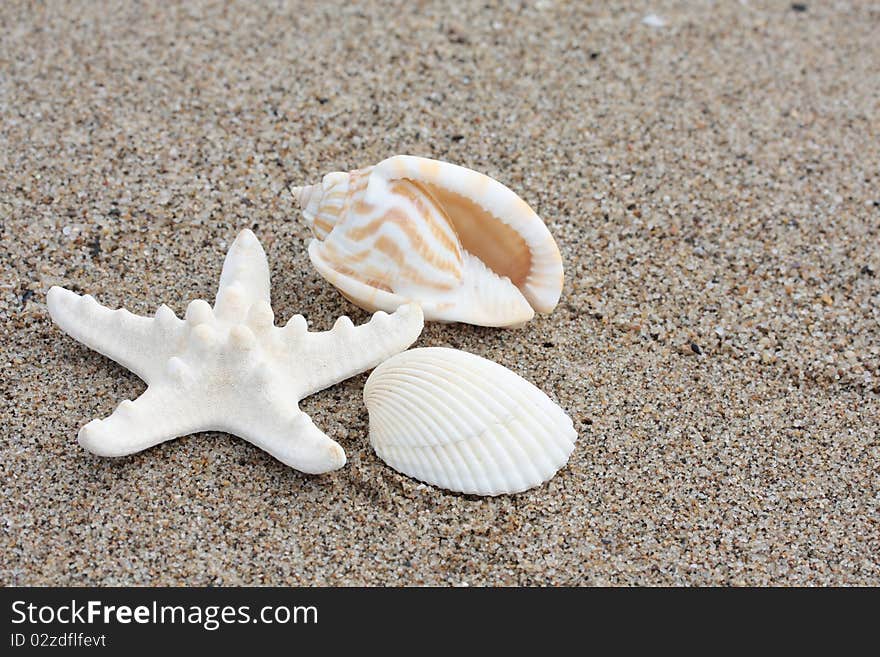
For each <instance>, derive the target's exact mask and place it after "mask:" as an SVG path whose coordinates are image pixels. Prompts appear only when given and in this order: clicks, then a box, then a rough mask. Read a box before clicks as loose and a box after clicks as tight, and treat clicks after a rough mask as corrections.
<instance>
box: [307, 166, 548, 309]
mask: <svg viewBox="0 0 880 657" xmlns="http://www.w3.org/2000/svg"><path fill="white" fill-rule="evenodd" d="M291 191H292V193H293V195H294V198H295V199H296V201H297V203H298V204H299V205H300V207H301V208H302V211H303V216H304V217H305V219H306V221H307V222H308V224H309V226H310V228H311V229H312V232H313V234H314V235H315V237H316V239H315V240H313V241H312V242H311V244H310V245H309V256H310V258H311V260H312V263H313V264H314V266H315V268H316V269H317V270H318V271H319V273H320V274H321V275H322V276H323V277H324V278H326V279H327V280H328V281H329V282H330V283H331V284H333V285H334V286H335V287H337V288H338V289H339V290H340V292H342V294H343V295H344V296H345V297H346V298H348V299H349V300H351V301H352V302H353V303H355V304H356V305H358V306H361V307H362V308H365V309H367V310H371V311H375V310H377V309H381V310H386V311H389V312H390V311H393V310H394V309H396V308H397V307H398V306H400V305H401V304H403V303H405V302H407V301H415V302H417V303H419V304H421V306H422V309H423V311H424V313H425V319H426V320H435V321H459V322H467V323H471V324H479V325H483V326H516V325H520V324H523V323H525V322H527V321H528V320H529V319H531V318H532V317H533V316H534V312H535V311H536V310H537V311H538V312H542V313H549V312H551V311H552V310H553V308H554V307H555V306H556V304H557V302H558V300H559V295H560V293H561V291H562V283H563V274H562V259H561V257H560V255H559V249H558V248H557V246H556V243H555V241H554V240H553V237H552V236H551V235H550V232H549V231H548V230H547V227H546V226H545V225H544V222H543V221H541V219H540V217H538V216H537V215H536V214H535V213H534V212H533V211H532V209H531V208H530V207H529V206H528V204H527V203H526V202H525V201H523V200H522V199H521V198H520V197H519V196H517V195H516V194H515V193H514V192H512V191H511V190H510V189H508V188H507V187H505V186H504V185H502V184H501V183H499V182H497V181H496V180H493V179H492V178H489V177H488V176H485V175H483V174H481V173H478V172H476V171H472V170H470V169H466V168H464V167H459V166H456V165H453V164H448V163H446V162H439V161H437V160H429V159H426V158H421V157H413V156H405V155H398V156H395V157H392V158H389V159H387V160H383V161H382V162H380V163H379V164H377V165H375V166H372V167H367V168H365V169H359V170H356V171H352V172H349V173H343V172H337V173H331V174H327V175H326V176H324V178H323V180H322V181H321V183H320V184H317V185H311V186H306V187H296V188H293V189H292V190H291Z"/></svg>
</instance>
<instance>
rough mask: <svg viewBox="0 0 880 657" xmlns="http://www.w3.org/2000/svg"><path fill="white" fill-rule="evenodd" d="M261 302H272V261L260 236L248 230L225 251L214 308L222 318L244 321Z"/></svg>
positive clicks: (239, 235) (242, 232) (241, 233)
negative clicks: (270, 285) (258, 237)
mask: <svg viewBox="0 0 880 657" xmlns="http://www.w3.org/2000/svg"><path fill="white" fill-rule="evenodd" d="M258 301H262V302H265V303H267V304H268V303H269V261H268V260H267V259H266V252H265V251H264V250H263V247H262V245H261V244H260V241H259V240H258V239H257V236H256V235H254V234H253V232H251V231H250V230H247V229H245V230H243V231H241V232H240V233H239V234H238V237H236V238H235V241H234V242H233V243H232V246H231V247H229V252H228V253H227V254H226V260H225V261H224V262H223V273H221V274H220V286H219V288H218V289H217V299H216V301H215V303H214V311H215V312H216V314H217V315H218V316H219V317H222V318H223V319H227V320H237V321H242V320H243V319H244V317H245V315H246V314H247V311H248V309H249V308H250V307H251V306H252V305H254V304H255V303H257V302H258Z"/></svg>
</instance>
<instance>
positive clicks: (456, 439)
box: [364, 347, 577, 495]
mask: <svg viewBox="0 0 880 657" xmlns="http://www.w3.org/2000/svg"><path fill="white" fill-rule="evenodd" d="M364 402H365V403H366V405H367V409H368V410H369V413H370V443H371V444H372V445H373V448H374V449H375V450H376V453H377V454H378V455H379V457H380V458H381V459H382V460H383V461H385V462H386V463H387V464H388V465H390V466H391V467H392V468H394V469H395V470H397V471H399V472H402V473H403V474H405V475H409V476H410V477H414V478H416V479H420V480H421V481H424V482H427V483H429V484H433V485H435V486H439V487H441V488H447V489H449V490H453V491H458V492H461V493H476V494H479V495H499V494H503V493H518V492H520V491H524V490H526V489H528V488H532V487H534V486H538V485H540V484H542V483H543V482H545V481H547V480H548V479H550V478H551V477H552V476H553V475H554V474H556V472H557V471H558V470H559V469H560V468H561V467H562V466H563V465H565V463H566V462H567V461H568V457H569V455H570V454H571V452H572V450H573V449H574V442H575V439H576V438H577V432H576V431H575V430H574V426H573V425H572V421H571V418H569V417H568V415H566V414H565V412H564V411H563V410H562V409H561V408H559V406H557V405H556V404H554V403H553V402H552V401H551V400H550V398H549V397H547V395H545V394H544V393H543V392H541V391H540V390H538V389H537V388H536V387H535V386H533V385H532V384H531V383H529V382H528V381H526V380H525V379H523V378H522V377H520V376H517V375H516V374H514V373H513V372H511V371H510V370H509V369H507V368H506V367H503V366H501V365H499V364H498V363H493V362H492V361H489V360H486V359H485V358H480V357H479V356H475V355H474V354H470V353H467V352H465V351H459V350H457V349H447V348H443V347H428V348H422V349H410V350H409V351H405V352H403V353H400V354H397V355H396V356H393V357H391V358H390V359H388V360H386V361H385V362H384V363H382V364H381V365H379V367H377V368H376V369H375V370H373V373H372V374H370V377H369V378H368V379H367V383H366V386H365V387H364Z"/></svg>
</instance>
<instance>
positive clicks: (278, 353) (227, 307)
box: [48, 230, 423, 474]
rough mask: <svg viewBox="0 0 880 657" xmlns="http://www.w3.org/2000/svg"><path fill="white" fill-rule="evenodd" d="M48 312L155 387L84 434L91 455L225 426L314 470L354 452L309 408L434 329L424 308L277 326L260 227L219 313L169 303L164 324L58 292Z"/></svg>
mask: <svg viewBox="0 0 880 657" xmlns="http://www.w3.org/2000/svg"><path fill="white" fill-rule="evenodd" d="M48 305H49V314H50V315H51V316H52V319H53V320H54V321H55V322H56V323H57V324H58V325H59V326H60V327H61V328H62V329H63V330H64V332H65V333H67V334H68V335H70V336H72V337H73V338H75V339H77V340H78V341H80V342H82V343H83V344H85V345H87V346H88V347H90V348H92V349H94V350H95V351H98V352H100V353H102V354H104V355H105V356H107V357H109V358H112V359H113V360H115V361H116V362H117V363H119V364H120V365H122V366H123V367H125V368H127V369H129V370H131V371H132V372H134V373H135V374H137V375H138V376H139V377H140V378H141V379H143V380H144V381H145V382H146V383H147V389H146V391H145V392H144V393H143V394H142V395H141V396H140V397H138V398H137V399H135V400H134V401H130V400H125V401H123V402H122V403H121V404H119V406H118V407H117V408H116V410H115V411H114V412H113V413H112V414H111V415H110V416H109V417H107V418H105V419H103V420H92V421H91V422H89V423H88V424H86V425H85V426H84V427H82V429H80V431H79V436H78V440H79V443H80V445H82V446H83V447H85V448H86V449H87V450H89V451H90V452H92V453H94V454H97V455H99V456H125V455H128V454H133V453H135V452H139V451H141V450H144V449H147V448H149V447H152V446H153V445H157V444H159V443H161V442H164V441H166V440H171V439H173V438H177V437H180V436H185V435H187V434H191V433H197V432H200V431H214V430H216V431H225V432H228V433H231V434H235V435H237V436H240V437H242V438H244V439H245V440H248V441H249V442H251V443H253V444H254V445H256V446H257V447H259V448H261V449H264V450H265V451H267V452H268V453H269V454H271V455H272V456H274V457H275V458H277V459H278V460H279V461H282V462H283V463H286V464H287V465H289V466H291V467H293V468H296V469H297V470H300V471H302V472H308V473H312V474H320V473H323V472H329V471H331V470H335V469H337V468H341V467H342V466H343V465H345V452H344V451H343V449H342V447H340V446H339V445H338V444H337V443H336V442H334V441H333V440H331V439H330V438H329V437H328V436H327V435H326V434H324V433H323V432H322V431H321V430H320V429H318V428H317V427H316V426H315V425H314V423H312V420H311V419H310V418H309V416H308V415H306V414H305V413H303V412H302V411H301V410H299V406H298V404H299V401H300V400H302V399H303V398H305V397H307V396H309V395H311V394H312V393H315V392H317V391H319V390H322V389H324V388H327V387H329V386H331V385H333V384H335V383H338V382H339V381H342V380H344V379H347V378H349V377H351V376H354V375H356V374H359V373H361V372H364V371H366V370H368V369H371V368H373V367H375V366H376V365H378V364H379V363H381V362H382V361H383V360H385V359H386V358H388V357H390V356H392V355H394V354H396V353H398V352H400V351H403V350H404V349H406V348H407V347H408V346H409V345H410V344H412V343H413V342H414V341H415V340H416V338H418V336H419V333H421V331H422V325H423V319H422V311H421V308H420V307H419V306H418V305H414V304H408V305H404V306H401V307H400V308H398V310H397V311H396V312H394V313H393V314H391V315H388V314H386V313H383V312H377V313H376V314H374V315H373V317H372V319H371V320H370V321H369V322H368V323H366V324H363V325H361V326H358V327H355V326H354V325H353V324H352V322H351V320H350V319H349V318H348V317H340V318H339V319H338V320H337V321H336V323H335V324H334V326H333V328H332V330H330V331H322V332H310V331H309V330H308V325H307V323H306V320H305V319H304V318H303V316H302V315H295V316H294V317H292V318H291V319H290V321H289V322H287V324H286V325H285V326H284V327H283V328H282V327H276V326H275V325H274V319H275V316H274V313H273V312H272V307H271V305H270V304H269V265H268V261H267V260H266V253H265V252H264V251H263V247H262V246H261V245H260V242H259V241H258V240H257V238H256V236H255V235H254V234H253V233H252V232H251V231H250V230H243V231H242V232H241V233H240V234H239V235H238V237H237V238H236V239H235V242H234V243H233V244H232V246H231V247H230V249H229V253H228V254H227V255H226V260H225V262H224V263H223V272H222V274H221V275H220V285H219V289H218V292H217V298H216V301H215V303H214V307H213V308H212V307H211V305H210V304H209V303H208V302H207V301H204V300H202V299H197V300H195V301H192V302H191V303H190V304H189V306H188V307H187V309H186V316H185V319H180V318H178V317H177V316H176V315H175V314H174V312H173V311H172V310H171V309H170V308H169V307H168V306H166V305H164V304H163V305H161V306H159V309H158V310H157V311H156V314H155V316H154V317H142V316H139V315H134V314H132V313H130V312H129V311H128V310H125V309H124V308H120V309H119V310H110V309H109V308H107V307H105V306H102V305H101V304H99V303H98V302H97V301H95V299H94V298H93V297H92V296H91V295H85V296H80V295H78V294H76V293H74V292H71V291H70V290H66V289H64V288H62V287H57V286H55V287H53V288H52V289H50V290H49V294H48Z"/></svg>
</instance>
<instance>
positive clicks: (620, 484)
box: [0, 0, 880, 586]
mask: <svg viewBox="0 0 880 657" xmlns="http://www.w3.org/2000/svg"><path fill="white" fill-rule="evenodd" d="M169 4H170V3H164V2H141V3H103V2H101V3H97V2H96V3H90V2H70V3H66V2H51V3H46V4H45V5H41V6H35V5H32V3H29V2H17V1H9V0H7V1H5V2H3V3H2V4H0V216H2V234H0V281H2V283H0V284H2V297H0V318H2V327H0V332H2V364H3V375H2V383H0V386H2V392H3V406H2V411H0V426H2V437H0V472H2V491H0V511H2V540H3V544H4V545H3V549H2V551H0V583H2V584H7V585H8V584H102V585H109V584H116V585H128V584H193V585H195V584H200V585H204V584H216V585H235V584H281V585H286V584H316V585H355V584H366V585H378V584H383V585H413V584H416V585H419V584H437V585H472V586H473V585H486V584H492V585H505V584H521V585H534V584H567V585H599V584H610V585H623V584H640V585H653V584H695V585H705V584H732V585H739V584H751V585H761V584H781V585H799V584H817V585H819V584H838V585H841V584H842V585H846V584H850V585H858V584H873V585H877V584H880V563H878V559H880V558H878V555H880V512H878V507H880V458H878V457H880V442H878V425H880V421H878V418H880V249H878V244H880V166H878V163H880V119H878V117H880V68H878V61H880V40H878V38H877V34H878V31H880V9H878V7H877V6H876V5H875V4H872V3H869V2H834V3H824V2H823V3H819V2H807V3H806V6H805V7H803V9H805V11H798V10H796V9H793V8H792V6H791V5H790V3H787V2H772V3H765V2H756V1H751V0H750V1H749V2H745V1H744V2H739V3H737V2H715V3H710V2H701V3H682V2H665V1H660V0H657V1H652V2H631V3H607V4H615V5H621V4H625V5H626V6H620V7H619V8H616V9H609V8H607V7H606V3H598V2H597V3H564V2H552V1H549V0H541V1H537V2H528V3H495V2H491V3H464V2H463V3H460V4H459V5H458V6H457V8H453V9H447V8H445V6H446V3H437V4H436V5H435V4H432V3H413V2H397V3H390V2H388V3H386V2H371V3H364V4H359V6H358V7H351V6H347V5H348V3H345V2H340V3H328V2H320V3H317V2H316V3H299V4H290V5H288V4H285V3H278V2H274V3H266V4H270V5H271V7H267V8H258V7H253V6H250V4H248V3H241V4H235V5H232V4H230V5H226V4H225V3H216V2H186V3H181V5H180V6H168V5H169ZM650 15H654V16H655V18H652V19H649V20H647V21H646V22H643V19H644V18H645V17H646V16H650ZM396 153H410V154H416V155H424V156H430V157H435V158H440V159H443V160H448V161H451V162H455V163H459V164H463V165H465V166H469V167H472V168H474V169H477V170H479V171H483V172H485V173H487V174H489V175H491V176H493V177H495V178H497V179H499V180H501V181H503V182H504V183H506V184H507V185H509V186H510V187H512V188H513V189H514V190H516V191H517V192H518V193H520V194H521V195H522V196H523V197H524V198H525V199H526V200H527V201H528V202H529V203H530V204H532V206H533V207H534V208H535V209H536V210H537V211H538V212H539V214H541V215H542V217H544V218H545V220H546V222H547V224H548V226H549V227H550V230H551V231H552V232H553V234H554V235H555V237H556V239H557V241H558V243H559V246H560V249H561V251H562V254H563V258H564V261H565V266H566V274H567V277H566V283H565V289H564V291H563V297H562V301H561V303H560V305H559V307H558V308H557V309H556V311H555V312H554V313H553V314H551V315H549V316H544V317H540V318H537V319H535V320H534V321H532V322H531V323H529V324H528V325H527V326H526V327H525V328H524V329H521V330H515V331H504V330H494V329H486V328H477V327H472V326H463V325H439V324H431V325H429V326H428V327H427V328H426V330H425V332H424V333H423V335H422V337H421V338H420V339H419V342H418V343H417V344H418V345H419V346H436V345H445V346H452V347H458V348H461V349H466V350H468V351H471V352H474V353H477V354H480V355H482V356H485V357H488V358H491V359H494V360H496V361H498V362H500V363H502V364H504V365H506V366H507V367H509V368H511V369H512V370H513V371H515V372H517V373H518V374H520V375H522V376H524V377H526V378H527V379H529V380H531V381H533V382H536V383H538V384H539V385H540V386H541V387H542V388H543V389H544V390H545V391H546V392H547V393H548V394H549V395H550V396H551V397H552V398H553V399H554V400H556V401H557V402H558V403H559V404H561V405H562V406H563V407H564V408H565V409H566V410H567V411H568V412H569V413H570V415H571V417H572V418H573V420H574V422H575V425H576V427H577V428H578V431H579V434H580V435H579V439H578V443H577V446H576V449H575V451H574V453H573V455H572V457H571V460H570V462H569V464H568V465H567V467H565V468H564V469H563V470H561V471H560V472H559V474H558V475H557V476H556V477H555V478H554V479H553V480H551V481H550V483H548V484H547V485H545V486H543V487H541V488H539V489H535V490H532V491H529V492H527V493H525V494H521V495H516V496H509V497H499V498H478V497H469V496H462V495H454V494H449V493H444V492H442V491H439V490H436V489H434V488H431V487H429V486H425V485H421V484H419V482H417V481H413V480H410V479H408V478H406V477H404V476H401V475H399V474H397V473H395V472H394V471H392V470H391V469H390V468H388V467H387V466H385V465H384V464H383V463H382V462H381V461H379V460H378V458H377V457H376V456H375V454H374V453H373V451H372V449H371V448H370V446H369V443H368V441H367V428H368V420H367V413H366V409H365V408H364V406H363V403H362V401H361V391H362V388H363V383H364V380H365V376H366V375H362V376H359V377H356V378H354V379H351V380H349V381H346V382H345V383H343V384H340V385H338V386H335V387H334V388H331V389H329V390H326V391H324V392H321V393H319V394H317V395H315V396H313V397H310V398H308V399H307V400H306V401H305V402H304V403H303V408H304V410H306V411H307V412H308V413H310V414H311V416H312V418H313V419H314V421H315V422H316V424H317V425H318V426H320V427H322V428H323V429H324V430H325V431H326V432H327V433H328V434H329V435H330V436H331V437H332V438H334V439H336V440H338V441H339V442H340V443H341V444H342V446H343V447H344V448H345V450H346V452H347V454H348V459H349V463H348V465H347V466H346V467H345V468H344V469H342V470H340V471H337V472H334V473H331V474H328V475H324V476H318V477H315V476H308V475H303V474H300V473H298V472H296V471H294V470H291V469H289V468H287V467H285V466H283V465H282V464H280V463H278V462H277V461H275V460H273V459H272V458H271V457H269V456H268V455H267V454H265V453H263V452H261V451H260V450H258V449H257V448H255V447H253V446H251V445H250V444H248V443H247V442H245V441H243V440H241V439H238V438H234V437H232V436H229V435H227V434H221V433H207V434H200V435H195V436H190V437H186V438H183V439H180V440H176V441H173V442H170V443H166V444H164V445H162V446H159V447H156V448H154V449H150V450H148V451H146V452H143V453H141V454H138V455H135V456H132V457H128V458H122V459H118V460H108V459H101V458H98V457H94V456H92V455H90V454H88V453H87V452H85V451H84V450H83V449H82V448H80V447H79V446H78V445H77V443H76V432H77V430H78V429H79V427H80V426H82V425H83V424H85V423H86V422H87V421H89V420H90V419H92V418H95V417H103V416H106V415H108V414H109V413H111V412H112V411H113V409H114V408H115V407H116V405H117V404H118V403H119V401H121V400H122V399H125V398H132V397H134V396H136V395H138V394H139V393H140V392H141V391H142V390H143V389H144V384H143V383H142V382H141V381H140V380H139V379H137V378H136V377H135V376H134V375H133V374H131V373H129V372H127V371H126V370H124V369H123V368H121V367H119V366H117V365H116V364H114V363H113V362H111V361H110V360H108V359H106V358H104V357H102V356H100V355H99V354H96V353H94V352H91V351H89V350H88V349H87V348H85V347H83V346H82V345H80V344H78V343H77V342H75V341H74V340H72V339H71V338H69V337H67V336H65V335H63V334H62V333H61V331H60V330H59V329H58V328H57V327H55V326H54V325H53V324H52V323H51V321H50V319H49V317H48V314H47V311H46V305H45V301H46V292H47V290H48V289H49V287H50V286H52V285H55V284H61V285H65V286H67V287H69V288H71V289H74V290H77V291H81V292H89V293H91V294H93V295H95V296H96V297H97V298H98V299H99V300H100V301H102V302H103V303H106V304H107V305H110V306H114V307H115V306H121V305H125V306H126V307H128V308H129V309H130V310H132V311H134V312H140V313H151V312H153V311H154V310H155V308H156V307H157V306H158V305H159V304H160V303H163V302H165V303H168V304H169V305H170V306H171V307H172V308H173V309H175V310H176V311H177V312H178V313H182V312H183V310H184V309H185V307H186V303H187V302H188V301H190V300H191V299H193V298H197V297H207V298H211V297H212V295H213V293H214V291H215V285H216V281H217V279H218V275H219V271H220V267H221V264H222V259H223V255H224V254H225V251H226V248H227V246H228V244H229V243H230V242H231V240H232V239H233V238H234V237H235V234H236V233H237V231H238V230H240V229H241V228H244V227H250V228H252V229H254V230H255V231H256V233H257V234H258V236H259V237H260V239H261V240H262V242H263V244H264V246H265V247H266V250H267V253H268V255H269V261H270V263H271V266H272V275H273V280H272V283H273V295H274V297H273V306H274V308H275V312H276V316H277V317H278V319H279V320H280V321H286V320H287V318H288V317H289V316H290V315H292V314H295V313H297V312H302V313H304V314H305V315H306V316H307V317H308V318H309V319H310V321H311V323H312V325H313V326H314V327H316V328H319V329H326V328H329V327H330V326H331V325H332V322H333V321H334V319H335V318H336V317H337V316H339V315H341V314H349V315H350V316H352V318H353V319H355V321H357V322H360V321H364V320H365V319H366V317H367V314H366V313H364V312H363V311H361V310H359V309H357V308H355V307H354V306H352V305H351V304H350V303H348V302H347V301H346V300H345V299H344V298H342V297H341V296H340V295H339V294H338V293H337V292H336V291H335V290H334V289H333V288H332V287H331V286H330V285H329V284H327V283H326V282H325V281H324V280H323V279H321V278H320V276H319V275H318V274H317V273H316V272H315V271H314V270H313V268H312V267H311V265H310V263H309V261H308V257H307V254H306V251H305V247H306V245H307V243H308V240H309V235H308V231H307V229H306V227H305V226H304V225H303V223H302V222H301V221H300V219H299V215H298V212H297V211H296V210H295V209H294V207H293V203H292V199H291V197H290V194H289V192H288V186H289V185H291V184H302V183H308V182H315V181H317V180H319V179H320V177H321V176H322V175H323V174H325V173H327V172H330V171H335V170H340V169H351V168H356V167H360V166H364V165H369V164H373V163H375V162H378V161H379V160H381V159H383V158H385V157H387V156H389V155H393V154H396Z"/></svg>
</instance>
